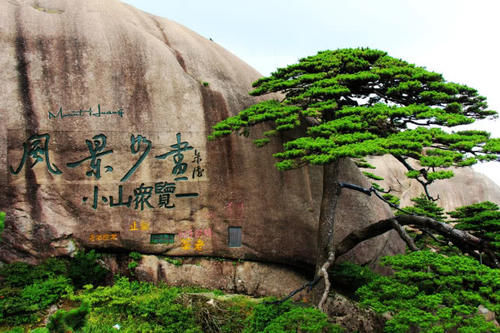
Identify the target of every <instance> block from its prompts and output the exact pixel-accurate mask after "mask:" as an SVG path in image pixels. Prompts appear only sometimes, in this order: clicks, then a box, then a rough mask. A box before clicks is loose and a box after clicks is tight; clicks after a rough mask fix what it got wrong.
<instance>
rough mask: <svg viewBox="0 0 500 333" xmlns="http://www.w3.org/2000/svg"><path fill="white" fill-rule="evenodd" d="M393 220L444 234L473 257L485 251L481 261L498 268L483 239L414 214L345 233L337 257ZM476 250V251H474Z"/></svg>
mask: <svg viewBox="0 0 500 333" xmlns="http://www.w3.org/2000/svg"><path fill="white" fill-rule="evenodd" d="M393 220H395V221H396V222H397V223H399V224H400V225H410V226H412V227H415V228H418V229H423V228H424V229H428V230H433V231H434V232H436V233H438V234H440V235H442V236H444V237H445V238H447V239H449V240H450V241H451V242H452V243H453V244H454V245H455V246H456V247H458V248H459V249H460V250H461V251H462V252H464V253H467V254H469V255H471V256H473V257H475V258H479V254H478V252H479V253H481V252H485V253H487V254H488V260H484V259H483V262H484V263H485V264H486V265H488V266H492V267H497V268H499V267H500V265H499V262H498V258H497V257H496V255H494V250H495V249H494V247H493V246H492V245H491V244H490V243H489V242H487V241H485V240H484V239H481V238H479V237H476V236H474V235H471V234H470V233H468V232H466V231H463V230H459V229H455V228H453V227H452V226H451V225H449V224H447V223H443V222H439V221H436V220H434V219H431V218H430V217H424V216H416V215H400V216H396V217H392V218H389V219H385V220H381V221H378V222H376V223H374V224H370V225H369V226H367V227H366V228H364V229H360V230H355V231H353V232H351V233H350V234H349V235H347V236H346V237H345V238H344V239H343V240H342V241H341V242H340V243H339V244H338V245H337V246H336V248H335V252H336V255H337V257H340V256H341V255H343V254H345V253H347V252H348V251H349V250H351V249H352V248H354V247H355V246H356V245H358V244H359V243H361V242H363V241H365V240H368V239H370V238H373V237H375V236H378V235H382V234H384V233H386V232H387V231H390V230H392V229H393V228H394V222H393ZM476 251H478V252H476Z"/></svg>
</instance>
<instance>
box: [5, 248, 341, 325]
mask: <svg viewBox="0 0 500 333" xmlns="http://www.w3.org/2000/svg"><path fill="white" fill-rule="evenodd" d="M82 253H83V254H82V255H80V256H78V258H74V259H60V258H51V259H48V260H47V261H46V262H44V263H43V264H41V265H38V266H32V265H28V264H26V263H13V264H9V265H5V266H4V267H2V269H1V271H0V277H1V279H0V295H1V297H0V331H8V332H25V331H28V332H38V333H42V332H43V333H48V332H115V331H116V327H119V330H120V331H122V332H172V333H174V332H175V333H177V332H228V333H229V332H247V333H251V332H296V331H297V330H300V331H301V332H318V333H319V332H342V330H341V329H340V328H339V327H338V326H336V325H333V324H331V323H330V322H329V321H328V318H327V317H326V315H324V314H323V313H321V312H320V311H318V310H317V309H315V308H312V307H308V306H306V305H305V304H303V303H297V304H294V303H291V302H289V301H288V302H285V303H283V304H281V305H279V306H275V305H272V304H266V303H263V302H262V301H264V300H267V301H270V300H273V299H260V300H259V299H252V298H250V297H245V296H236V297H228V298H224V296H222V297H221V295H222V293H221V292H220V291H219V290H216V291H214V292H211V291H208V290H206V289H203V288H197V287H183V288H177V287H168V286H166V285H162V284H159V285H153V284H151V283H147V282H139V281H132V280H130V279H129V278H127V277H120V276H116V277H115V280H114V283H113V284H112V285H108V286H105V285H101V286H94V285H92V284H89V283H88V282H89V281H94V282H103V281H96V280H95V278H94V277H93V276H90V275H85V278H87V279H88V280H87V281H84V280H82V279H78V280H72V279H71V278H70V277H69V274H70V273H69V272H70V271H71V267H72V266H73V265H75V264H77V263H78V264H80V263H82V261H84V262H86V261H93V264H94V265H95V266H99V265H98V263H97V259H96V258H99V255H98V254H96V253H95V252H92V251H91V252H88V253H84V252H82ZM138 256H140V254H138V253H137V254H133V255H132V256H131V257H134V258H137V257H138ZM93 271H96V269H94V270H93ZM81 283H84V285H83V288H82V289H79V285H80V284H81ZM51 305H57V306H58V308H59V310H58V311H56V312H55V313H53V314H52V315H50V316H48V307H49V306H51ZM47 316H48V321H47V325H46V326H45V327H44V326H42V320H43V319H44V318H47ZM20 325H22V326H20ZM117 325H118V326H117ZM113 327H115V328H113Z"/></svg>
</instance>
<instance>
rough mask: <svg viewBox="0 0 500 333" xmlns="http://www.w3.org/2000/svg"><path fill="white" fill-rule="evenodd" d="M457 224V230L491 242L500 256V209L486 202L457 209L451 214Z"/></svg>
mask: <svg viewBox="0 0 500 333" xmlns="http://www.w3.org/2000/svg"><path fill="white" fill-rule="evenodd" d="M449 214H450V216H451V217H452V218H453V219H454V222H456V225H455V228H457V229H461V230H466V231H468V232H469V233H471V234H473V235H474V236H477V237H479V238H481V239H484V240H486V241H488V242H490V243H491V244H492V245H493V246H495V247H496V249H497V253H498V254H500V208H499V207H498V205H497V204H495V203H493V202H490V201H484V202H480V203H476V204H473V205H469V206H463V207H460V208H457V209H456V210H454V211H453V212H450V213H449Z"/></svg>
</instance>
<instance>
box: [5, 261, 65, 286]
mask: <svg viewBox="0 0 500 333" xmlns="http://www.w3.org/2000/svg"><path fill="white" fill-rule="evenodd" d="M66 273H67V267H66V262H65V261H64V260H61V259H57V258H49V259H47V260H46V261H45V262H43V263H42V264H40V265H38V266H34V265H30V264H27V263H24V262H16V263H12V264H9V265H5V266H3V267H2V268H0V276H2V277H3V278H4V280H3V281H2V284H3V285H5V286H8V287H18V288H22V287H25V286H27V285H30V284H33V283H35V282H36V281H42V280H45V279H48V278H51V277H55V276H58V275H66Z"/></svg>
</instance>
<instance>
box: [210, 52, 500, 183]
mask: <svg viewBox="0 0 500 333" xmlns="http://www.w3.org/2000/svg"><path fill="white" fill-rule="evenodd" d="M253 86H254V88H255V89H254V90H253V91H252V92H251V93H250V94H251V95H254V96H257V95H264V94H269V93H281V94H283V95H284V98H283V99H282V100H281V101H276V100H268V101H264V102H261V103H258V104H255V105H253V106H251V107H249V108H247V109H245V110H243V111H241V112H240V113H239V114H238V115H236V116H233V117H230V118H227V119H225V120H224V121H221V122H220V123H218V124H216V125H215V126H214V128H213V133H212V135H211V136H210V138H216V137H220V136H224V135H228V134H230V133H232V132H234V131H240V130H242V131H244V132H247V131H248V128H249V127H250V126H253V125H256V124H258V123H262V122H269V123H270V124H271V125H272V127H273V129H272V130H270V131H267V132H265V133H264V137H263V138H260V139H257V140H255V143H256V144H257V145H258V146H262V145H264V144H266V143H267V142H269V137H271V136H274V135H277V134H278V133H280V132H285V131H290V130H294V129H297V128H301V129H303V131H301V132H300V133H301V134H300V136H298V137H294V138H293V139H290V140H288V141H285V142H284V143H283V149H282V151H281V152H278V153H276V154H275V155H274V156H275V157H276V158H278V159H279V160H280V161H279V162H278V163H277V164H276V166H277V168H278V169H280V170H288V169H292V168H297V167H300V166H302V165H304V164H327V163H330V162H332V161H334V160H336V159H338V158H339V157H354V158H356V157H363V156H367V155H383V154H392V155H394V156H396V157H397V158H399V159H401V161H402V162H403V160H404V159H407V158H409V157H411V158H414V159H416V160H419V161H420V164H421V165H422V166H424V167H426V168H425V169H422V170H421V171H420V170H413V169H412V168H411V166H410V165H407V167H408V168H409V170H408V171H409V174H408V176H410V177H412V178H417V179H419V180H420V181H422V182H424V183H429V182H432V181H434V180H437V179H444V178H449V177H451V176H452V175H453V174H452V173H451V172H446V171H436V170H434V169H435V168H436V167H449V166H451V165H457V166H464V165H471V164H473V163H476V162H477V160H478V159H494V158H496V155H494V154H493V153H498V152H500V139H490V137H489V134H488V133H487V132H484V131H458V132H455V133H447V132H445V131H443V130H442V129H440V128H437V127H435V126H434V127H433V125H440V126H456V125H464V124H470V123H472V122H474V120H475V119H483V118H485V117H487V116H491V115H495V114H496V113H495V112H494V111H490V110H488V109H487V104H486V99H485V97H483V96H480V95H479V94H478V92H477V91H476V90H475V89H473V88H470V87H468V86H465V85H461V84H457V83H451V82H446V81H445V80H444V78H443V76H442V75H440V74H437V73H434V72H430V71H428V70H426V69H425V68H422V67H417V66H415V65H412V64H409V63H407V62H405V61H403V60H400V59H396V58H393V57H390V56H388V55H387V53H386V52H383V51H379V50H372V49H340V50H336V51H323V52H319V53H318V54H317V55H315V56H311V57H307V58H303V59H300V61H299V62H298V63H297V64H294V65H290V66H288V67H286V68H280V69H278V70H277V71H276V72H274V73H272V74H271V76H269V77H264V78H261V79H259V80H258V81H256V82H254V84H253ZM424 148H427V149H426V150H424ZM479 153H482V154H479ZM488 153H490V154H488ZM492 154H493V155H492Z"/></svg>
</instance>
